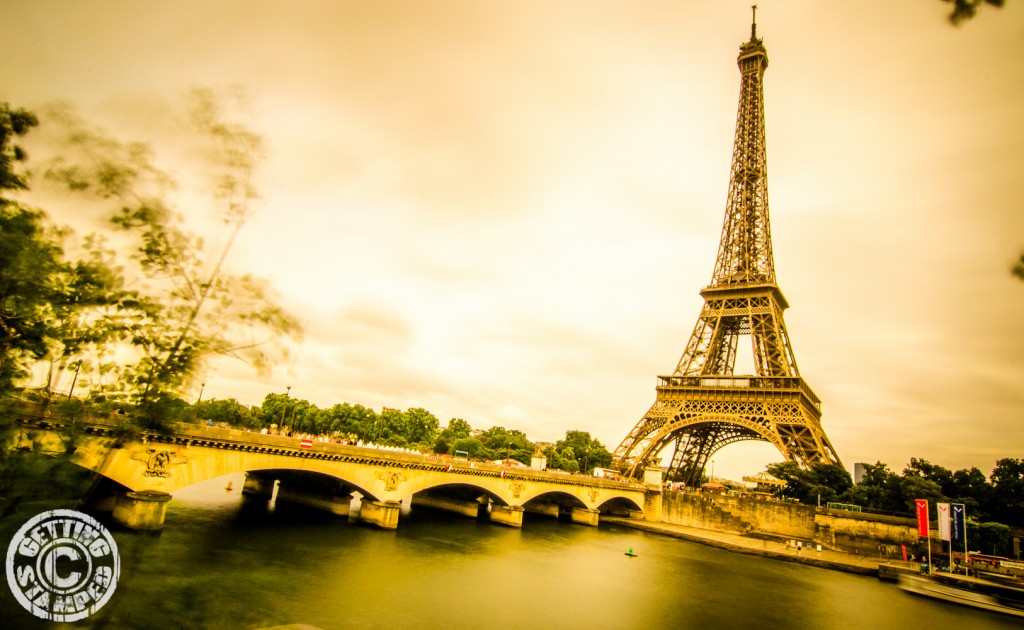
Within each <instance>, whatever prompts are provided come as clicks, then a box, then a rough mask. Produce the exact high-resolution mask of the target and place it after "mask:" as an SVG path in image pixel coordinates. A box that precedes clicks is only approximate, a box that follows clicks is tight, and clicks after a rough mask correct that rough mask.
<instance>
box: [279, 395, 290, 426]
mask: <svg viewBox="0 0 1024 630" xmlns="http://www.w3.org/2000/svg"><path fill="white" fill-rule="evenodd" d="M291 393H292V386H291V385H289V386H288V391H286V392H285V393H284V404H283V405H282V406H281V428H280V429H279V431H280V432H281V433H282V434H283V433H284V415H285V414H286V413H287V412H288V397H289V396H290V395H291Z"/></svg>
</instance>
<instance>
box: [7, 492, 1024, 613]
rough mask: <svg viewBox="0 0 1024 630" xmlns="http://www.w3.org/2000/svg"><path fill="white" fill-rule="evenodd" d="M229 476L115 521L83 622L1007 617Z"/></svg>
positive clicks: (691, 548) (847, 581) (782, 571)
mask: <svg viewBox="0 0 1024 630" xmlns="http://www.w3.org/2000/svg"><path fill="white" fill-rule="evenodd" d="M226 481H227V480H226V479H219V480H214V481H211V482H206V483H204V484H198V485H197V486H193V487H192V488H188V489H186V490H182V491H179V492H178V493H177V494H176V496H175V499H174V501H172V502H171V504H170V507H169V509H168V514H167V521H166V525H165V528H164V530H163V532H161V533H160V534H158V535H152V534H148V535H147V534H139V533H134V532H128V531H123V530H119V531H116V532H115V537H116V539H117V542H118V545H119V547H120V550H121V557H122V577H121V582H120V583H119V585H118V588H117V592H116V594H115V596H114V597H113V599H112V600H111V602H110V603H109V604H108V605H107V607H106V608H104V609H103V610H102V611H101V613H100V614H99V615H97V616H96V617H94V618H93V619H92V620H91V622H92V623H87V624H84V625H83V626H82V627H90V626H91V627H95V628H147V629H157V628H260V627H267V626H275V625H283V624H309V625H312V626H315V627H319V628H323V629H325V630H327V629H331V628H389V629H390V628H488V629H490V628H494V627H513V628H549V627H553V628H565V629H574V628H581V629H583V628H585V629H587V630H594V629H600V628H687V627H704V626H708V627H720V628H783V627H784V628H832V627H851V626H853V627H866V628H899V629H901V630H903V629H905V628H910V627H921V626H922V625H929V624H936V625H938V624H957V625H959V626H962V627H971V628H1002V627H1006V628H1010V627H1016V626H1015V625H1014V624H1013V623H1012V622H1011V621H1010V620H1009V619H1006V618H1003V617H999V616H996V615H993V614H988V613H980V612H977V611H973V610H967V609H961V608H957V607H954V606H950V605H946V604H940V603H937V602H931V601H927V600H921V599H917V598H914V597H911V596H909V595H906V594H904V593H902V592H900V591H899V590H898V589H897V588H896V587H895V586H894V585H892V584H886V583H880V582H878V581H877V580H876V579H874V578H866V577H862V576H855V575H848V574H844V573H838V572H834V571H828V570H824V569H817V568H813V567H807V566H803V565H798V564H793V563H787V562H779V561H771V560H765V559H762V558H759V557H755V556H747V555H741V554H735V553H730V552H726V551H722V550H718V549H713V548H710V547H705V546H703V545H698V544H693V543H688V542H682V541H677V540H673V539H668V538H663V537H659V536H655V535H651V534H646V533H643V532H638V531H634V530H629V529H625V528H620V527H616V526H610V527H608V526H602V527H600V528H596V529H595V528H590V527H584V526H580V525H572V524H570V523H562V522H557V521H553V520H547V519H543V518H530V516H531V515H526V516H527V518H526V520H525V522H524V527H523V528H522V529H511V528H506V527H501V526H496V525H490V524H488V523H479V522H476V521H473V520H468V519H464V518H461V517H456V516H452V515H447V514H438V513H432V512H429V511H425V510H419V511H417V510H416V509H415V505H414V506H413V510H412V511H411V512H410V513H408V514H403V516H402V518H401V520H400V522H399V528H398V529H397V530H395V531H382V530H378V529H373V528H370V527H366V526H362V525H359V524H357V523H354V522H347V521H345V520H343V519H342V520H339V519H336V518H334V517H329V516H324V515H320V514H316V513H309V512H301V513H298V512H295V511H287V510H284V509H281V510H275V509H273V508H272V507H271V509H267V508H253V507H252V506H244V505H243V504H242V503H241V501H240V497H239V492H238V489H240V488H241V485H242V484H241V478H240V477H239V478H233V487H234V488H235V490H234V491H232V492H227V491H225V485H226ZM630 548H632V549H633V550H634V551H635V552H636V553H637V557H634V558H631V557H629V556H627V555H626V553H625V552H626V551H627V550H629V549H630ZM9 600H10V598H9V597H8V598H7V600H5V601H4V602H3V604H4V608H3V609H2V612H3V615H4V617H7V618H8V619H11V620H12V621H15V622H17V623H15V624H7V623H6V622H5V623H4V624H3V625H4V626H5V627H18V626H19V625H23V626H25V627H33V626H32V624H33V623H34V620H33V619H32V618H31V617H29V616H28V614H27V613H24V612H23V611H21V610H20V609H17V610H16V609H12V608H11V607H10V604H11V602H10V601H9ZM35 627H40V626H35ZM54 627H56V626H54Z"/></svg>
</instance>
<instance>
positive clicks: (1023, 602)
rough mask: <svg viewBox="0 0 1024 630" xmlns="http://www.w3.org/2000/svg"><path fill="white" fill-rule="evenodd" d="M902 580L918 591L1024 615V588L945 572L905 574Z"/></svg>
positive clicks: (908, 588)
mask: <svg viewBox="0 0 1024 630" xmlns="http://www.w3.org/2000/svg"><path fill="white" fill-rule="evenodd" d="M899 584H900V588H901V589H903V590H904V591H906V592H908V593H912V594H914V595H921V596H923V597H931V598H932V599H938V600H942V601H944V602H950V603H953V604H960V605H961V606H970V607H972V608H980V609H982V610H990V611H992V612H998V613H1002V614H1004V615H1011V616H1013V617H1021V618H1024V588H1017V587H1014V586H1006V585H1003V584H997V583H995V582H989V581H988V580H979V579H977V578H970V577H965V576H962V575H952V574H944V573H933V574H931V575H906V574H901V575H900V576H899Z"/></svg>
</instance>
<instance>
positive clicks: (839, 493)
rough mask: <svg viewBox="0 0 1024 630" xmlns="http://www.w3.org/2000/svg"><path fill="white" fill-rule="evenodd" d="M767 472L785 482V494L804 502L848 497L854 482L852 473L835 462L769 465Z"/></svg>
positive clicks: (809, 502) (822, 501)
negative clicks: (803, 466) (810, 464)
mask: <svg viewBox="0 0 1024 630" xmlns="http://www.w3.org/2000/svg"><path fill="white" fill-rule="evenodd" d="M768 472H769V473H770V474H771V475H773V476H774V477H777V478H778V479H781V480H782V481H785V482H786V488H785V490H784V494H785V496H787V497H790V498H794V499H797V500H798V501H800V502H801V503H808V504H811V505H817V504H818V503H819V502H820V503H822V504H825V503H827V502H830V501H838V500H839V499H840V497H843V496H848V494H849V492H850V490H851V488H852V486H853V481H852V479H851V478H850V473H848V472H847V471H846V469H845V468H843V467H842V466H837V465H835V464H815V465H813V466H811V467H810V468H802V467H801V466H800V465H799V464H798V463H796V462H793V461H788V462H780V463H776V464H770V465H769V466H768Z"/></svg>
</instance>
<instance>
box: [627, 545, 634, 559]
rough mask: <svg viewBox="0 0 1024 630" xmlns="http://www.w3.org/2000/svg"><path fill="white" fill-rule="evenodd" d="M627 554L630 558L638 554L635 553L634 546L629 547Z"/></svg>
mask: <svg viewBox="0 0 1024 630" xmlns="http://www.w3.org/2000/svg"><path fill="white" fill-rule="evenodd" d="M626 555H627V556H629V557H630V558H635V557H636V554H635V553H633V548H632V547H630V548H629V551H627V552H626Z"/></svg>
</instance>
